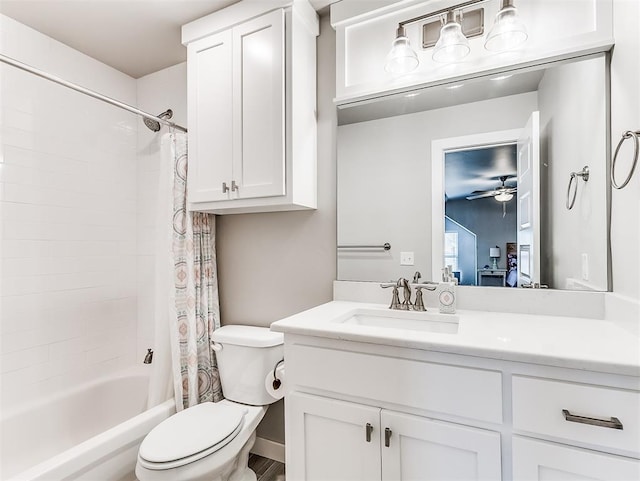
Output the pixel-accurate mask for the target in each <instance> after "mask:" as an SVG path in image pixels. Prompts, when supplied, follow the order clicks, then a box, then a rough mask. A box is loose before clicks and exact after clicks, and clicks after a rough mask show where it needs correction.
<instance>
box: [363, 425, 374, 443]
mask: <svg viewBox="0 0 640 481" xmlns="http://www.w3.org/2000/svg"><path fill="white" fill-rule="evenodd" d="M364 432H365V437H366V439H367V442H368V443H370V442H371V433H372V432H373V426H372V425H371V424H370V423H367V425H366V426H365V427H364Z"/></svg>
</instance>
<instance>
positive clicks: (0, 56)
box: [0, 54, 187, 132]
mask: <svg viewBox="0 0 640 481" xmlns="http://www.w3.org/2000/svg"><path fill="white" fill-rule="evenodd" d="M0 62H3V63H6V64H9V65H12V66H14V67H16V68H19V69H20V70H24V71H25V72H29V73H32V74H34V75H37V76H38V77H41V78H43V79H46V80H50V81H52V82H55V83H57V84H59V85H62V86H64V87H67V88H70V89H71V90H75V91H76V92H80V93H81V94H85V95H88V96H89V97H93V98H94V99H98V100H101V101H103V102H106V103H108V104H111V105H113V106H115V107H119V108H121V109H123V110H127V111H129V112H132V113H134V114H137V115H140V116H142V117H145V118H148V119H152V120H155V121H156V122H160V123H161V124H164V125H168V126H169V127H173V128H174V129H176V130H181V131H182V132H186V131H187V129H186V128H185V127H183V126H181V125H178V124H175V123H173V122H171V121H169V120H166V119H163V118H160V117H156V116H155V115H151V114H150V113H147V112H145V111H144V110H140V109H137V108H135V107H132V106H131V105H128V104H125V103H124V102H120V101H119V100H116V99H112V98H111V97H107V96H106V95H102V94H99V93H98V92H94V91H93V90H89V89H87V88H84V87H81V86H80V85H77V84H74V83H73V82H68V81H66V80H64V79H61V78H59V77H56V76H55V75H51V74H48V73H47V72H44V71H42V70H39V69H37V68H35V67H32V66H30V65H27V64H26V63H22V62H19V61H18V60H15V59H13V58H11V57H7V56H6V55H3V54H0Z"/></svg>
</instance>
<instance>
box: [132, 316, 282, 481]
mask: <svg viewBox="0 0 640 481" xmlns="http://www.w3.org/2000/svg"><path fill="white" fill-rule="evenodd" d="M212 349H213V350H214V351H216V357H217V361H218V369H219V372H220V382H221V383H222V392H223V394H224V396H225V399H224V400H223V401H220V402H217V403H212V402H205V403H202V404H198V405H197V406H193V407H191V408H188V409H185V410H184V411H181V412H179V413H177V414H174V415H173V416H171V417H170V418H169V419H166V420H164V421H163V422H161V423H160V424H158V425H157V426H156V427H155V428H153V429H152V430H151V432H150V433H149V434H147V436H146V437H145V438H144V440H143V441H142V444H141V445H140V449H139V450H138V462H137V464H136V476H137V478H138V479H139V480H140V481H169V480H170V481H200V480H202V481H256V475H255V473H254V472H253V471H252V470H251V469H249V467H248V466H247V464H248V460H249V450H250V449H251V447H252V446H253V443H254V442H255V439H256V434H255V430H256V427H257V426H258V423H259V422H260V421H261V420H262V418H263V416H264V414H265V412H266V411H267V406H268V405H269V404H271V403H274V402H275V401H276V399H274V398H273V397H272V396H271V395H269V393H268V392H267V390H266V388H265V377H266V376H267V374H268V373H269V372H271V371H273V370H274V367H275V365H276V363H278V361H280V360H281V359H283V354H284V349H283V337H282V334H281V333H278V332H271V331H270V330H269V329H268V328H264V327H253V326H224V327H221V328H219V329H217V330H216V331H215V332H214V333H213V336H212Z"/></svg>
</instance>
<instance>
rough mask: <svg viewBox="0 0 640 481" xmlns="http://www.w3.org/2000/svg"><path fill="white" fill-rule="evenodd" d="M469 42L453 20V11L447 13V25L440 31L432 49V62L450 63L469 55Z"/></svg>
mask: <svg viewBox="0 0 640 481" xmlns="http://www.w3.org/2000/svg"><path fill="white" fill-rule="evenodd" d="M470 51H471V48H470V47H469V40H467V37H465V36H464V34H463V33H462V27H461V26H460V24H459V23H458V22H457V21H456V20H455V14H454V13H453V11H450V12H448V13H447V23H446V24H445V25H444V26H443V27H442V28H441V29H440V37H439V38H438V41H437V42H436V46H435V47H434V49H433V56H432V58H433V60H434V61H436V62H441V63H452V62H458V61H460V60H462V59H463V58H464V57H466V56H467V55H469V52H470Z"/></svg>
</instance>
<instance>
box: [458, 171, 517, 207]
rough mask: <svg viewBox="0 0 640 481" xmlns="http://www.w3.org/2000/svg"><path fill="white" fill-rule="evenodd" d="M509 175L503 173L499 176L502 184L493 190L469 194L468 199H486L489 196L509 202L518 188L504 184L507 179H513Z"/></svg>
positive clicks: (499, 200)
mask: <svg viewBox="0 0 640 481" xmlns="http://www.w3.org/2000/svg"><path fill="white" fill-rule="evenodd" d="M511 178H513V177H509V176H508V175H501V176H500V177H499V179H500V182H502V185H501V186H500V187H497V188H495V189H492V190H480V191H476V192H474V193H472V194H471V195H468V196H467V200H476V199H484V198H487V197H494V198H495V199H496V200H497V201H498V202H508V201H510V200H511V199H512V198H513V194H515V193H516V192H517V191H518V189H517V187H508V186H506V185H504V183H505V182H506V181H507V179H511Z"/></svg>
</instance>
